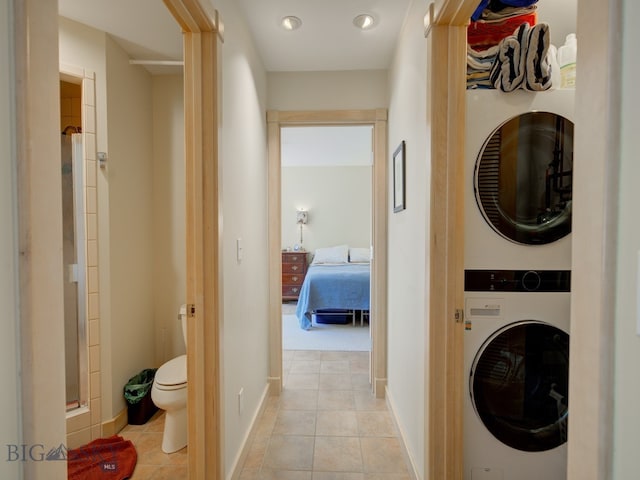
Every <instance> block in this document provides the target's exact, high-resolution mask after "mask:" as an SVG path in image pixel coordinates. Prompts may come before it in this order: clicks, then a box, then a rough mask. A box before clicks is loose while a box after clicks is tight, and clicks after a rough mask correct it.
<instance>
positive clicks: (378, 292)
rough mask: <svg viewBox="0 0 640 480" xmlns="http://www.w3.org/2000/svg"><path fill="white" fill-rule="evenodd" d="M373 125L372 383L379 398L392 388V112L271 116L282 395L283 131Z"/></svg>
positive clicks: (272, 317)
mask: <svg viewBox="0 0 640 480" xmlns="http://www.w3.org/2000/svg"><path fill="white" fill-rule="evenodd" d="M312 125H336V126H338V125H372V126H373V175H372V236H371V243H372V245H373V252H374V254H373V259H372V262H371V274H372V275H371V305H370V319H371V321H370V325H371V338H372V344H371V352H370V364H369V365H370V379H371V385H372V389H373V392H374V393H375V395H376V397H378V398H383V397H384V395H385V389H386V386H387V203H388V202H387V190H388V188H387V162H386V161H385V160H386V158H387V110H385V109H376V110H315V111H277V110H270V111H268V112H267V136H268V139H267V144H268V157H269V179H268V183H269V186H268V194H269V384H270V390H269V391H270V392H271V394H272V395H277V394H279V393H280V392H281V391H282V385H283V378H282V263H281V252H282V241H281V236H282V235H281V232H282V227H281V223H282V219H281V217H282V210H281V186H282V184H281V158H280V153H281V149H280V131H281V128H282V127H284V126H287V127H290V126H312Z"/></svg>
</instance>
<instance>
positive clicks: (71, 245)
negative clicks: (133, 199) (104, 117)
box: [62, 134, 88, 411]
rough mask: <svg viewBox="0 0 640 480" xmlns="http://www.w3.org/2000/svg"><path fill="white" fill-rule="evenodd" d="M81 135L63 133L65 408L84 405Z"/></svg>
mask: <svg viewBox="0 0 640 480" xmlns="http://www.w3.org/2000/svg"><path fill="white" fill-rule="evenodd" d="M83 162H84V159H83V146H82V135H81V134H72V135H65V134H63V135H62V235H63V262H64V270H63V275H64V279H63V284H64V318H65V374H66V404H67V411H70V410H73V409H75V408H79V407H81V406H85V405H86V404H87V382H88V379H87V341H86V334H87V327H86V254H85V208H84V169H83Z"/></svg>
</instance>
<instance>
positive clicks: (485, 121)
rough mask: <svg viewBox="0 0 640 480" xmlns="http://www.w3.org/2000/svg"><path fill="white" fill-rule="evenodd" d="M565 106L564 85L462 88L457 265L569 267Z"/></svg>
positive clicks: (569, 114)
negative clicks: (461, 228) (461, 239)
mask: <svg viewBox="0 0 640 480" xmlns="http://www.w3.org/2000/svg"><path fill="white" fill-rule="evenodd" d="M573 112H574V91H572V90H554V91H546V92H528V91H524V90H522V91H515V92H512V93H508V94H505V93H502V92H499V91H497V90H468V91H467V128H466V139H465V142H466V143H465V148H466V154H465V155H466V160H465V182H466V184H467V185H468V187H467V189H466V192H468V193H467V194H466V195H465V268H467V269H486V268H490V269H510V270H516V269H535V270H544V269H551V270H559V269H565V270H568V269H570V268H571V235H570V234H569V232H570V229H571V177H572V168H573V123H572V122H573V118H574V114H573ZM562 119H564V120H562Z"/></svg>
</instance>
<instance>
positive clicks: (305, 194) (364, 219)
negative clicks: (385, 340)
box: [281, 125, 373, 370]
mask: <svg viewBox="0 0 640 480" xmlns="http://www.w3.org/2000/svg"><path fill="white" fill-rule="evenodd" d="M372 140H373V126H372V125H339V126H335V125H321V126H316V125H311V126H307V125H305V126H296V127H283V128H282V129H281V152H282V153H281V162H282V170H281V173H282V182H281V183H282V195H281V198H282V216H281V225H282V270H283V271H282V300H283V303H282V314H283V315H282V331H283V339H282V343H283V350H284V351H285V353H284V354H283V358H285V359H286V356H287V355H289V356H291V355H293V354H294V353H295V352H297V351H309V350H313V351H342V352H362V355H361V356H363V355H364V356H366V357H368V352H370V350H371V338H370V334H369V332H370V329H369V315H368V314H369V303H370V257H371V254H370V250H371V249H370V246H371V203H372V189H371V178H372V170H373V148H372V146H373V141H372ZM332 253H334V254H339V255H338V257H336V258H333V256H332V255H331V254H332ZM287 352H289V353H287ZM285 362H286V360H285ZM285 364H286V363H285ZM285 370H286V369H285Z"/></svg>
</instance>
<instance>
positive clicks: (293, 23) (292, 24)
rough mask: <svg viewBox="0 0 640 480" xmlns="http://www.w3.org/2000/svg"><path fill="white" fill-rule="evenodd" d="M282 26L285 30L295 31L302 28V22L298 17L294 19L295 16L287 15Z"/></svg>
mask: <svg viewBox="0 0 640 480" xmlns="http://www.w3.org/2000/svg"><path fill="white" fill-rule="evenodd" d="M280 24H281V25H282V28H284V29H285V30H295V29H296V28H300V25H302V20H300V19H299V18H298V17H294V16H293V15H287V16H286V17H283V18H282V21H281V22H280Z"/></svg>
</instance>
